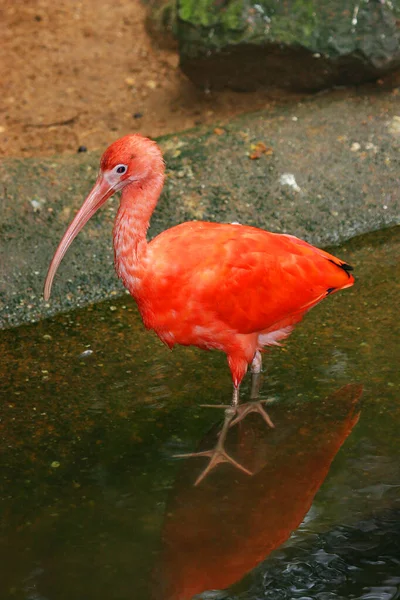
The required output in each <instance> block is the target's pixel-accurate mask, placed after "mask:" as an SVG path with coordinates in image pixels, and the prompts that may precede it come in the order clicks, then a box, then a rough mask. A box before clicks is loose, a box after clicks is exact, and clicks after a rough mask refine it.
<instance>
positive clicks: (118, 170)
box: [115, 165, 127, 175]
mask: <svg viewBox="0 0 400 600" xmlns="http://www.w3.org/2000/svg"><path fill="white" fill-rule="evenodd" d="M126 171H127V166H126V165H117V166H116V167H115V172H116V173H118V174H119V175H122V174H123V173H126Z"/></svg>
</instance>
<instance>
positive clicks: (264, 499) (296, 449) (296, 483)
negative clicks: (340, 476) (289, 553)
mask: <svg viewBox="0 0 400 600" xmlns="http://www.w3.org/2000/svg"><path fill="white" fill-rule="evenodd" d="M361 393H362V387H361V385H356V384H349V385H346V386H343V387H342V388H341V389H339V390H337V391H335V392H334V393H333V394H331V395H330V396H328V397H327V398H325V399H324V400H322V401H319V402H318V404H317V406H316V403H315V402H312V401H310V400H308V401H304V400H302V401H298V402H297V403H291V404H290V411H288V410H287V406H284V405H283V404H279V403H276V404H275V405H274V406H272V407H271V413H273V417H274V420H276V421H277V423H279V427H277V428H276V429H275V430H274V431H271V432H270V435H267V436H266V435H265V431H264V427H263V423H262V422H261V420H260V419H257V418H255V417H254V418H252V417H249V418H248V419H246V420H245V422H244V423H242V424H241V427H238V428H236V429H235V430H233V431H231V432H230V435H229V436H228V439H227V448H229V450H230V451H233V452H234V453H235V455H236V456H238V458H239V460H240V461H241V462H243V464H245V465H246V466H247V467H249V468H250V469H251V470H252V471H253V472H254V476H253V477H251V479H249V478H248V477H247V476H246V475H244V474H242V473H239V472H237V471H235V472H233V470H232V469H223V468H221V469H220V471H219V472H218V473H214V475H213V474H211V475H210V476H209V477H207V479H206V480H205V481H204V483H203V485H201V486H198V487H193V485H192V480H193V466H192V465H191V464H188V463H186V464H183V466H182V468H181V470H180V471H179V473H178V476H177V479H176V481H175V483H174V485H173V487H172V489H171V490H170V493H169V498H168V501H167V505H166V508H165V517H164V524H163V528H162V535H161V538H162V543H161V549H160V553H159V555H158V557H157V559H156V564H155V568H154V574H153V586H154V589H153V595H152V597H153V598H154V599H156V598H157V600H158V599H160V598H162V600H187V599H189V598H194V597H196V598H197V596H194V594H201V595H199V596H198V598H199V600H200V598H204V599H205V598H209V597H210V598H211V597H215V598H220V597H223V598H227V597H228V596H229V598H233V597H234V598H237V597H239V596H240V597H242V594H238V595H236V594H235V593H232V594H226V595H222V594H221V596H219V595H218V596H217V594H215V596H212V595H211V594H209V595H208V594H204V595H203V594H202V592H204V591H205V590H222V589H226V588H229V587H230V586H232V585H233V584H235V583H237V582H238V581H240V580H241V579H242V578H243V576H244V575H245V574H246V573H249V572H250V571H251V570H252V569H254V568H255V567H256V566H257V565H258V564H259V563H260V562H261V561H263V560H264V559H265V558H266V557H267V556H268V555H269V554H270V553H271V552H272V551H273V550H275V549H276V548H278V547H279V546H280V545H281V544H283V542H285V541H286V540H287V539H288V538H289V536H290V534H291V533H292V532H293V531H294V530H295V529H296V528H297V527H298V526H299V525H300V523H301V522H302V520H303V519H304V517H305V515H306V514H307V512H308V510H309V509H310V507H311V504H312V502H313V499H314V496H315V494H316V493H317V491H318V490H319V488H320V486H321V485H322V483H323V482H324V480H325V477H326V476H327V474H328V472H329V468H330V465H331V462H332V460H333V459H334V457H335V456H336V453H337V452H338V450H339V448H340V447H341V445H342V444H343V442H344V441H345V439H346V438H347V436H348V435H349V434H350V433H351V431H352V429H353V427H354V426H355V424H356V423H357V421H358V417H359V410H360V398H361ZM216 429H217V428H216V427H213V429H212V430H211V431H210V432H209V433H208V434H207V435H206V436H205V437H204V438H203V440H202V441H201V443H200V448H201V447H206V448H207V447H209V445H210V443H212V441H213V440H214V439H215V435H216ZM266 574H268V570H266ZM241 590H242V591H243V587H241ZM247 597H250V596H247V595H246V598H247ZM251 597H252V598H253V596H251ZM254 597H256V596H254ZM258 597H259V596H257V598H258ZM290 598H292V596H290Z"/></svg>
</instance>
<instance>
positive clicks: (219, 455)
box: [175, 387, 252, 485]
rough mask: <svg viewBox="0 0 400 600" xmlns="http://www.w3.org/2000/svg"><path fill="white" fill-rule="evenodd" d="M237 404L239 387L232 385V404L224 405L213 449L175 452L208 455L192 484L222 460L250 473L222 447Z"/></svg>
mask: <svg viewBox="0 0 400 600" xmlns="http://www.w3.org/2000/svg"><path fill="white" fill-rule="evenodd" d="M238 405H239V387H234V388H233V397H232V405H231V406H229V407H228V408H226V407H225V406H224V408H225V420H224V424H223V426H222V429H221V431H220V432H219V434H218V441H217V444H216V446H215V448H214V449H213V450H205V451H203V452H190V453H188V454H176V455H175V456H176V457H177V458H189V457H192V456H208V457H209V458H210V462H209V463H208V465H207V466H206V468H205V469H204V470H203V471H202V472H201V473H200V475H199V476H198V478H197V479H196V481H195V484H194V485H198V484H199V483H200V481H202V480H203V479H204V478H205V477H206V475H208V473H210V471H212V469H213V468H214V467H216V466H217V465H219V464H220V463H224V462H227V463H230V464H231V465H233V466H234V467H236V468H237V469H239V470H240V471H243V472H244V473H247V475H252V472H251V471H249V470H248V469H246V468H245V467H243V466H242V465H241V464H240V463H238V462H237V461H236V460H235V459H234V458H232V457H231V456H229V454H228V453H227V452H226V450H225V448H224V443H225V439H226V435H227V433H228V431H229V427H230V426H231V423H232V419H233V418H234V417H235V415H236V413H237V409H238ZM211 406H212V407H213V408H214V407H216V405H211ZM218 407H219V406H218Z"/></svg>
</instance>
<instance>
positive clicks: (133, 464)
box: [0, 228, 400, 600]
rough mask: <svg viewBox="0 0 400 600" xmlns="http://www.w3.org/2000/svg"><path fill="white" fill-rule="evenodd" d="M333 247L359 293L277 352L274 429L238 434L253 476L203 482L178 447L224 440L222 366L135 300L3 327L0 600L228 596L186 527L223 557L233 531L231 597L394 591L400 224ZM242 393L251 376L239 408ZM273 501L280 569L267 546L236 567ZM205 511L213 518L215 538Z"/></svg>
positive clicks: (269, 382)
mask: <svg viewBox="0 0 400 600" xmlns="http://www.w3.org/2000/svg"><path fill="white" fill-rule="evenodd" d="M334 251H335V253H336V255H338V256H340V257H341V258H343V259H345V260H346V261H348V262H349V263H350V264H353V265H354V267H355V274H356V278H357V281H356V285H355V286H354V287H353V288H351V289H349V290H345V291H344V292H342V293H341V294H337V295H335V296H334V297H331V298H328V299H327V300H326V301H324V302H323V303H322V304H321V305H319V306H318V307H317V308H315V309H314V310H313V311H311V312H310V313H309V314H308V315H307V316H306V318H305V319H304V321H303V323H301V324H300V325H299V326H298V327H297V328H296V330H295V332H294V333H293V334H292V336H291V337H290V338H289V339H288V341H287V343H286V344H285V346H284V347H282V348H281V349H279V348H277V349H273V350H272V351H271V353H269V354H267V355H266V359H265V374H264V386H263V389H262V395H263V397H264V398H271V399H273V403H272V404H271V406H270V408H269V413H270V416H271V418H272V420H273V421H274V423H275V425H276V428H275V429H274V430H266V429H265V428H264V425H263V424H262V423H261V424H260V422H259V420H258V417H257V416H254V417H252V416H251V417H249V418H248V421H247V422H246V427H244V428H242V429H240V428H233V430H232V432H231V433H230V441H229V444H230V448H231V450H232V453H234V454H235V455H236V456H238V457H239V456H241V457H242V458H243V461H244V462H245V461H247V464H249V465H250V464H251V465H253V467H254V470H255V475H254V476H253V477H251V478H249V477H248V476H247V475H241V474H238V473H237V472H236V471H234V470H233V469H232V467H231V466H229V465H221V466H220V467H219V468H218V469H217V470H215V471H214V472H213V473H212V474H211V476H210V477H209V478H208V479H207V480H206V481H205V482H204V486H199V487H198V488H193V485H192V484H193V481H195V479H196V477H197V475H198V473H199V472H200V470H201V469H202V468H203V466H204V459H191V460H185V461H183V460H177V459H175V458H174V457H173V456H174V454H176V453H178V452H190V451H193V450H195V449H196V448H197V447H198V446H199V445H201V444H203V445H205V446H206V447H209V446H210V441H212V440H211V438H212V437H213V436H214V439H215V434H216V432H217V431H218V425H217V424H216V423H217V422H219V420H220V418H221V415H220V413H219V412H218V411H216V410H213V409H205V408H202V407H201V406H200V405H201V404H204V403H207V404H208V403H216V404H221V403H224V402H227V401H228V400H229V398H230V393H231V383H230V377H229V372H228V368H227V365H226V361H225V358H224V357H223V356H222V355H221V354H219V353H211V352H210V353H206V352H201V351H198V350H196V349H193V348H177V349H175V350H174V351H173V352H169V351H168V350H167V349H166V348H165V347H164V346H162V345H161V343H160V342H159V341H158V340H157V339H156V338H155V337H154V336H153V335H152V334H151V333H149V332H147V331H145V330H144V328H143V325H142V323H141V321H140V318H139V316H138V314H137V311H136V308H135V306H134V303H133V301H132V300H131V299H130V298H129V297H128V296H122V297H121V298H118V299H112V300H107V301H105V302H103V303H101V304H95V305H91V306H88V307H86V308H85V309H80V310H76V311H74V312H71V313H69V314H64V315H58V316H56V317H52V318H51V319H48V320H46V321H43V322H39V323H36V324H33V325H23V326H21V327H18V328H16V329H9V330H5V331H3V332H1V335H0V352H1V356H2V367H3V373H4V376H3V378H2V380H1V383H0V385H1V397H2V400H3V401H2V403H1V406H0V443H1V448H0V451H1V454H2V470H1V479H0V564H1V565H2V569H3V572H2V576H1V578H0V597H1V598H7V599H8V598H10V599H11V598H12V599H16V600H26V599H32V598H35V599H39V598H40V599H48V600H51V599H57V600H59V599H60V600H63V599H65V600H67V599H68V600H70V599H71V598H85V599H87V600H90V599H91V598H93V599H96V600H98V599H104V600H106V599H107V600H114V599H115V600H117V599H118V600H124V599H125V598H126V599H128V598H132V597H134V598H135V600H148V599H150V598H157V599H158V600H160V599H161V598H162V600H172V599H174V600H184V599H186V598H187V599H188V600H189V599H190V598H191V597H192V596H193V595H195V594H197V595H199V598H204V599H205V598H212V597H218V595H215V594H216V593H215V594H214V596H213V595H212V594H211V593H210V592H207V591H206V590H212V589H214V590H218V589H219V588H218V585H213V584H212V581H207V585H206V586H205V587H201V586H202V585H203V584H202V581H203V580H202V579H201V573H202V572H204V571H207V572H212V569H211V563H210V564H209V565H208V568H207V569H204V568H202V569H201V573H199V572H197V571H196V568H195V567H196V565H197V564H200V559H201V561H202V562H201V565H207V564H208V563H207V560H212V557H213V554H212V547H213V546H212V545H211V546H209V549H208V551H207V552H205V551H204V547H202V546H201V545H200V546H197V547H196V544H193V546H191V551H190V552H188V550H187V548H186V549H185V548H183V550H182V547H181V546H180V537H179V535H180V534H181V533H182V532H181V531H178V529H177V528H176V527H174V528H171V527H170V526H169V523H171V522H177V523H179V522H180V523H186V522H187V523H188V525H187V526H185V527H186V529H185V539H186V540H188V539H192V540H193V539H194V540H196V539H202V540H206V539H207V540H209V542H208V543H210V544H216V545H217V546H215V547H216V548H217V549H218V552H219V555H221V553H220V550H221V548H224V546H223V542H224V540H227V539H228V537H227V536H228V535H233V534H235V531H236V534H235V535H237V537H236V538H235V539H236V545H234V546H233V545H232V544H231V543H230V544H229V551H230V552H231V551H232V547H235V548H238V551H239V554H238V555H237V556H236V558H235V561H233V562H232V563H231V562H229V564H232V565H236V567H235V568H233V567H232V570H231V572H230V574H229V575H230V581H231V583H230V584H229V585H230V589H229V590H228V592H224V594H225V597H228V598H235V600H236V598H240V599H241V600H242V599H243V600H244V599H246V600H256V598H259V597H260V596H261V597H266V598H268V597H272V596H271V589H275V590H276V595H275V596H274V598H277V599H279V600H281V599H282V600H284V599H286V598H302V599H303V600H304V599H305V598H313V599H314V598H316V599H318V600H326V599H329V600H331V599H332V600H333V599H335V600H336V599H337V600H339V599H340V600H341V598H360V599H361V598H363V599H367V598H368V599H369V600H371V599H372V598H373V599H375V598H376V599H379V600H381V599H382V598H384V599H386V598H387V599H389V598H393V599H394V598H398V595H399V593H400V584H399V581H398V575H396V572H395V567H396V568H397V567H398V564H397V563H396V562H395V561H396V560H398V545H396V544H398V529H396V525H395V524H394V521H395V520H396V519H397V517H398V511H399V503H400V488H399V480H400V477H399V476H400V472H399V461H398V453H399V436H398V428H399V421H400V411H399V403H398V398H399V388H400V378H399V369H398V364H399V349H398V297H399V291H400V290H399V281H400V278H399V265H400V229H399V228H394V229H390V230H387V231H381V232H378V233H374V234H368V235H365V236H361V237H359V238H356V239H354V240H351V241H349V242H346V244H345V245H344V246H342V247H341V248H335V250H334ZM344 386H345V388H344V389H347V390H350V391H349V394H350V396H349V394H347V395H346V394H344V395H343V393H342V392H341V391H340V390H343V387H344ZM346 386H347V387H346ZM360 386H362V388H363V392H362V396H361V399H359V391H358V390H359V389H360ZM352 390H353V391H354V394H353V391H352ZM248 394H249V381H248V379H247V380H246V382H245V384H244V386H243V394H242V398H243V400H246V399H247V397H248ZM352 394H353V395H354V398H353V397H352ZM329 398H330V399H331V400H328V399H329ZM360 410H361V414H360V418H359V421H358V423H357V422H356V421H357V419H356V417H357V412H358V411H360ZM349 419H350V420H349ZM346 423H347V425H346ZM246 432H247V435H248V436H250V437H247V438H246V437H245V438H243V435H244V434H245V433H246ZM324 432H325V433H324ZM334 435H338V438H337V439H335V438H334V437H332V436H334ZM210 436H211V437H210ZM295 436H300V438H299V439H304V440H308V442H307V444H308V445H307V446H306V444H305V443H300V444H297V443H296V439H297V438H296V437H295ZM347 436H348V437H347ZM346 437H347V439H346ZM246 439H247V442H246ZM313 439H315V454H313V452H312V449H313V448H312V444H310V440H311V442H312V440H313ZM249 440H250V441H249ZM256 442H257V444H256ZM328 442H329V443H330V444H331V450H330V454H329V456H328V458H327V459H326V461H325V462H324V463H323V464H322V463H321V460H322V459H321V457H322V456H323V448H324V447H325V446H326V444H327V443H328ZM340 444H343V446H342V447H341V448H340ZM306 447H307V449H308V450H307V452H308V453H309V454H307V453H306V452H305V449H306ZM339 448H340V449H339ZM336 452H337V454H336ZM335 454H336V457H335ZM307 457H308V458H307ZM334 457H335V458H334ZM306 458H307V460H309V461H310V462H309V463H304V460H305V459H306ZM333 458H334V460H333V463H332V465H331V467H330V468H329V463H330V460H332V459H333ZM260 461H261V462H260ZM302 461H303V462H302ZM301 464H302V465H303V467H302V468H303V469H304V471H301V470H300V469H299V468H298V465H301ZM307 464H309V465H310V468H309V469H307ZM318 464H319V465H320V468H319V472H320V476H319V479H318V481H317V480H315V481H313V479H312V478H313V476H314V475H313V474H315V473H316V472H317V469H316V465H318ZM257 465H258V467H257ZM276 465H281V467H280V468H279V469H278V468H276ZM274 468H275V471H274ZM284 468H285V469H286V471H285V482H287V483H285V485H284V486H283V487H280V482H281V481H282V480H283V477H282V472H283V469H284ZM257 469H258V470H257ZM291 469H292V471H291ZM303 472H304V473H307V476H305V475H304V476H303V475H301V476H300V474H301V473H303ZM272 473H275V475H274V477H272ZM270 475H271V476H270ZM310 485H313V486H314V487H313V488H312V489H311V488H310ZM221 486H222V488H221ZM306 489H307V490H308V491H307V494H308V496H307V498H308V499H307V498H306V496H304V498H305V501H304V506H303V507H302V510H303V513H302V512H301V510H300V509H299V508H298V514H296V515H294V516H293V517H292V519H293V522H300V521H301V520H303V524H302V525H301V526H300V528H299V529H297V531H296V532H295V533H294V534H293V535H292V537H291V538H290V539H289V540H288V541H287V542H286V544H284V546H281V547H280V548H279V545H280V544H281V543H283V542H284V541H285V539H286V538H287V536H288V535H289V533H288V532H279V530H278V529H276V528H278V527H280V526H281V523H280V520H279V507H280V506H282V510H283V508H284V507H286V508H285V510H289V508H290V506H291V504H293V505H295V504H296V503H295V502H294V501H292V498H293V500H294V499H296V500H297V499H298V498H299V494H300V492H299V490H303V493H304V494H305V490H306ZM222 490H223V491H222ZM314 493H317V494H316V496H315V499H314V501H313V503H312V506H311V509H310V510H308V506H309V504H310V502H311V500H312V497H313V495H314ZM200 494H204V498H208V501H207V503H206V502H201V503H200V504H199V502H198V500H199V497H198V495H200ZM256 497H257V498H258V499H259V503H258V504H256V503H255V502H254V498H256ZM264 499H265V502H267V503H268V504H267V505H265V504H263V502H264ZM183 500H184V501H183ZM180 501H181V503H179V502H180ZM271 502H274V504H273V506H274V507H275V510H278V513H277V516H276V518H275V520H274V521H275V524H276V526H275V525H274V528H271V531H270V535H269V534H268V532H266V533H263V536H262V542H263V544H264V542H265V541H267V542H268V540H269V539H271V540H272V539H274V540H275V541H274V543H272V541H271V547H270V550H271V549H272V547H275V548H276V550H275V553H272V554H271V556H270V557H269V558H268V557H267V554H268V552H269V551H270V550H269V551H268V552H265V551H264V553H263V551H262V548H263V547H264V546H259V548H260V551H259V552H258V555H257V556H256V557H254V560H253V564H252V565H251V566H249V565H247V566H246V568H245V567H244V566H241V563H240V561H238V557H240V556H242V555H244V556H249V552H241V550H242V548H243V549H246V548H249V549H250V548H254V547H256V546H257V544H258V543H259V540H258V538H257V539H256V537H254V536H256V534H257V531H260V530H261V529H262V524H263V523H264V522H265V514H267V513H266V511H267V509H266V508H263V507H265V506H267V507H269V508H270V509H271V507H272V504H271ZM182 506H183V507H184V508H185V512H184V513H180V512H179V511H180V510H182ZM199 506H200V508H199ZM206 506H207V507H210V509H212V508H214V509H215V511H217V513H216V514H217V517H218V518H217V520H216V522H217V523H219V524H218V527H216V528H214V529H212V530H211V531H210V529H209V528H208V529H207V527H208V523H209V521H207V519H206V513H207V511H206V510H205V507H206ZM238 506H242V507H243V510H242V512H240V511H239V513H238ZM296 506H297V507H298V506H299V505H298V503H297V504H296ZM277 507H278V508H277ZM307 510H308V512H307V514H305V512H306V511H307ZM211 512H212V511H211ZM207 514H208V513H207ZM282 514H283V513H282ZM211 516H212V514H211ZM233 516H234V522H233V524H232V526H231V528H229V527H228V525H229V523H231V520H232V519H233ZM184 518H185V519H186V521H185V520H184ZM174 519H175V521H174ZM257 519H259V521H257ZM397 520H398V519H397ZM284 521H287V519H286V518H285V519H284ZM214 522H215V521H214ZM239 522H240V527H237V526H235V523H236V524H238V523H239ZM257 522H258V523H259V526H258V527H256V525H257ZM189 525H190V526H189ZM368 532H370V535H368ZM396 532H397V533H396ZM210 540H211V541H210ZM257 540H258V541H257ZM256 541H257V544H256ZM221 544H222V545H221ZM227 546H228V545H227ZM257 547H258V546H257ZM173 549H174V551H172V550H173ZM226 551H227V552H228V549H226ZM196 552H197V554H195V555H194V554H193V553H196ZM221 556H222V557H223V556H224V555H223V554H222V555H221ZM230 556H231V555H230ZM331 556H332V557H333V558H332V560H331V558H330V557H331ZM396 556H397V559H396ZM182 557H185V558H182ZM374 557H375V558H374ZM374 561H375V562H374ZM394 565H395V566H394ZM239 567H240V568H239ZM235 569H236V570H235ZM246 569H247V570H246ZM253 569H256V570H255V571H253ZM219 571H220V572H221V569H219ZM249 571H250V574H249ZM168 573H173V574H174V577H173V580H171V579H169V578H168ZM296 574H297V575H296ZM294 575H296V577H294ZM243 577H244V579H243ZM294 579H295V581H294ZM303 581H304V582H305V584H304V585H305V587H304V589H303V587H301V586H302V582H303ZM334 582H337V588H336V589H335V585H336V583H334ZM178 584H179V585H178ZM307 585H308V586H309V587H308V588H307V589H306V587H307ZM160 586H161V588H162V589H163V590H166V591H165V594H164V595H163V596H162V595H160V593H158V592H157V590H158V589H159V587H160ZM231 586H233V587H231ZM237 586H238V587H237ZM294 586H295V587H294ZM296 586H297V587H296ZM168 590H169V591H171V590H172V592H171V593H170V595H169V596H168V593H169V592H168ZM188 590H191V591H190V593H189V591H188ZM190 594H191V595H190ZM218 594H219V596H221V592H220V591H218ZM268 594H269V595H268ZM222 597H224V596H222Z"/></svg>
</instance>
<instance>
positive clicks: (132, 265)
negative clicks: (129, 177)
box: [113, 173, 164, 296]
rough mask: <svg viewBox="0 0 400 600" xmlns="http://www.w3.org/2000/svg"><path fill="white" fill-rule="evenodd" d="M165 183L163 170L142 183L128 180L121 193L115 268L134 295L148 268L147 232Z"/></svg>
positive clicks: (115, 241)
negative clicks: (128, 182)
mask: <svg viewBox="0 0 400 600" xmlns="http://www.w3.org/2000/svg"><path fill="white" fill-rule="evenodd" d="M163 183H164V175H163V173H158V174H154V175H152V176H151V177H149V178H148V179H147V180H146V181H145V182H143V183H137V182H133V183H131V184H128V185H127V186H126V187H125V188H124V190H123V192H122V195H121V202H120V206H119V209H118V212H117V216H116V219H115V225H114V232H113V237H114V258H115V268H116V271H117V274H118V277H120V279H122V282H123V284H124V286H125V287H126V288H127V289H128V290H129V291H130V293H131V294H132V295H134V296H135V295H136V292H137V289H138V287H139V286H140V279H141V277H142V276H143V274H144V272H145V270H146V254H147V240H146V234H147V229H148V227H149V224H150V218H151V215H152V213H153V211H154V208H155V206H156V204H157V200H158V198H159V196H160V193H161V190H162V187H163Z"/></svg>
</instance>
